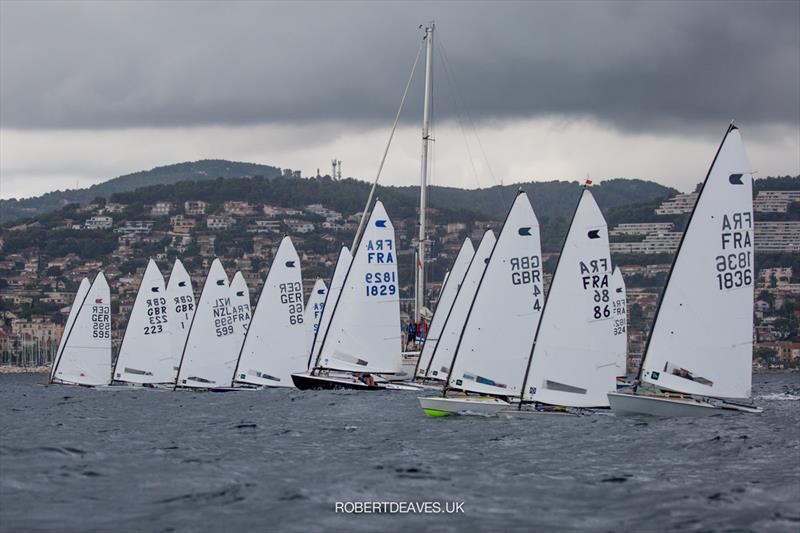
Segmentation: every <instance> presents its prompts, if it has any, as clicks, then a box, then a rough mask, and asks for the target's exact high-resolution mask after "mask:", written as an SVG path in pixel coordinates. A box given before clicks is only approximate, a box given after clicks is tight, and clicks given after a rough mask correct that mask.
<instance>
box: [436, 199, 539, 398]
mask: <svg viewBox="0 0 800 533" xmlns="http://www.w3.org/2000/svg"><path fill="white" fill-rule="evenodd" d="M541 248H542V247H541V241H540V239H539V222H538V220H537V219H536V215H535V214H534V212H533V207H532V206H531V203H530V201H529V200H528V195H527V194H525V193H524V192H522V191H520V192H519V193H518V194H517V197H516V198H515V199H514V204H513V205H512V206H511V209H510V210H509V212H508V216H507V217H506V220H505V223H504V224H503V229H502V230H501V231H500V235H499V236H498V237H497V242H496V243H495V245H494V249H493V250H492V254H491V256H490V257H489V263H488V264H487V265H486V270H485V271H484V273H483V278H482V279H481V282H480V285H479V287H478V291H477V292H476V293H475V298H474V299H473V302H472V305H471V309H470V311H469V314H468V316H467V320H466V322H465V323H464V327H463V330H462V332H461V338H460V340H459V342H458V345H457V347H456V355H455V357H454V363H453V368H452V371H451V372H450V375H449V376H448V378H449V385H450V386H451V387H454V388H456V389H461V390H465V391H472V392H479V393H483V394H492V395H499V396H519V395H520V391H521V388H522V380H523V375H524V372H525V366H526V364H527V361H528V358H529V356H530V348H531V345H532V343H533V337H534V335H535V332H536V325H537V324H538V323H539V317H540V315H541V310H542V304H543V302H544V289H543V281H542V249H541Z"/></svg>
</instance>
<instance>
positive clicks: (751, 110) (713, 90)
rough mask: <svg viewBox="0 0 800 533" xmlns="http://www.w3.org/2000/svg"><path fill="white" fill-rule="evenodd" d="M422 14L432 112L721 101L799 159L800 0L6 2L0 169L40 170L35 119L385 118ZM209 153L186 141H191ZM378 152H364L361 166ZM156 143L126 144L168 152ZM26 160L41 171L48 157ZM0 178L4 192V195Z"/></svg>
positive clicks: (116, 122) (651, 108) (501, 112)
mask: <svg viewBox="0 0 800 533" xmlns="http://www.w3.org/2000/svg"><path fill="white" fill-rule="evenodd" d="M429 19H435V20H436V21H437V27H438V32H439V43H441V44H442V45H443V46H439V48H438V50H437V55H436V61H437V70H436V109H435V113H436V116H437V118H439V119H440V120H443V121H444V123H445V124H446V123H447V119H453V118H457V114H456V111H457V110H458V108H459V107H461V106H458V107H457V106H454V101H456V100H457V99H462V100H463V102H464V104H465V106H464V107H465V109H467V110H468V112H469V114H470V115H471V116H472V117H473V118H474V119H475V120H476V122H477V124H478V128H479V129H480V128H483V127H490V126H494V127H497V126H498V124H507V123H520V122H525V121H537V120H539V121H542V120H558V121H572V120H590V121H593V122H594V123H596V124H599V125H601V126H602V127H603V128H605V129H610V130H613V131H614V132H616V134H618V135H623V136H626V135H627V136H640V135H656V136H658V135H660V134H664V135H667V134H668V135H672V136H675V135H678V134H685V135H689V136H700V137H701V138H703V139H709V138H713V137H714V136H718V135H719V132H720V131H721V130H722V129H723V128H724V126H725V124H726V123H727V121H729V120H730V119H731V118H736V120H737V122H739V123H740V124H742V125H744V127H750V128H761V129H763V130H764V131H770V132H771V133H770V135H771V137H772V138H771V140H770V141H769V143H773V144H774V142H775V138H777V137H780V139H781V140H780V142H781V143H785V142H787V135H788V139H789V140H788V142H789V148H790V149H789V150H788V151H787V152H785V153H784V155H782V156H780V157H783V158H784V159H785V161H783V162H781V163H782V164H783V166H784V167H787V168H786V172H791V171H794V170H796V168H795V167H796V165H795V160H794V159H793V158H792V155H793V154H792V150H791V149H792V148H794V147H796V148H797V150H800V147H797V146H796V141H795V139H796V138H797V137H798V136H800V134H798V133H797V131H798V128H800V97H798V94H800V2H795V1H785V2H716V1H706V2H651V3H641V2H637V3H634V2H613V3H601V2H528V3H523V2H518V3H504V4H500V3H496V2H492V3H489V2H486V3H478V2H471V3H456V2H443V3H434V4H431V3H422V2H420V3H386V2H380V3H366V2H357V3H334V2H322V3H317V2H295V3H266V2H264V3H260V2H224V3H212V2H203V3H188V2H172V3H161V2H148V3H122V2H89V3H81V2H56V3H51V2H25V3H20V2H10V1H3V2H0V129H2V130H3V131H0V134H2V135H3V136H4V137H6V139H7V141H6V142H5V143H4V145H0V146H1V147H2V148H3V153H2V154H0V155H2V159H5V160H6V161H5V164H3V162H2V161H0V172H2V174H3V176H4V177H5V178H6V179H7V180H11V179H12V178H16V179H19V176H20V175H22V174H26V173H27V174H31V175H36V172H37V169H36V168H35V166H33V167H29V168H25V167H26V164H27V163H25V161H24V160H23V159H20V158H19V157H17V154H16V153H11V152H10V150H12V149H13V150H14V151H15V152H16V151H17V150H18V149H19V147H20V142H22V141H21V140H20V139H23V140H24V139H31V140H32V141H31V142H39V144H38V145H37V146H38V147H40V148H41V147H44V146H45V143H44V141H43V140H42V139H45V137H40V138H38V139H39V140H38V141H37V137H36V135H35V133H36V132H42V133H43V134H45V133H50V130H53V131H59V132H62V133H63V132H66V131H73V130H82V131H84V132H86V131H91V132H95V133H96V135H97V136H98V137H99V136H101V135H102V130H115V131H125V130H129V129H141V128H157V129H162V130H163V131H177V130H180V129H181V128H190V129H193V128H213V127H217V126H225V127H241V128H246V127H261V126H264V125H267V126H270V125H272V126H274V127H286V126H298V125H300V126H303V125H304V126H308V127H313V126H314V125H315V124H326V125H331V124H334V125H338V127H336V128H335V129H336V131H338V132H339V134H342V132H347V131H360V130H364V129H371V128H376V129H381V131H384V130H385V129H386V127H388V125H389V124H390V121H391V118H392V116H393V114H394V112H395V110H396V106H397V102H398V100H399V97H400V94H401V92H402V88H403V85H404V83H405V79H406V76H407V75H408V70H409V68H410V66H411V62H412V60H413V57H414V54H415V52H416V48H417V46H418V43H419V39H420V32H419V30H418V29H417V26H418V25H419V24H420V23H422V22H425V21H426V20H429ZM442 52H444V53H445V54H446V59H447V60H448V61H447V64H448V66H449V67H450V70H451V74H452V76H453V81H454V82H455V84H456V85H457V89H453V87H452V84H451V80H450V78H449V77H448V75H447V71H446V70H445V69H444V66H443V64H442V59H443V55H442ZM418 82H419V79H418ZM420 92H421V87H420V83H417V84H416V85H415V92H414V94H413V95H412V98H410V100H409V107H408V109H407V112H406V113H405V114H404V116H403V119H404V123H405V124H407V126H408V127H409V128H410V127H412V126H414V125H415V124H417V123H418V122H419V116H420V114H421V109H420V108H421V102H420V97H419V94H420ZM441 123H442V122H440V124H441ZM451 125H452V124H451ZM196 131H200V130H196ZM3 132H4V133H3ZM780 132H782V133H780ZM23 133H24V134H25V135H22V134H23ZM0 142H2V139H0ZM298 142H302V137H300V138H299V139H298ZM565 142H566V141H565ZM762 142H766V138H763V139H762ZM56 151H57V150H56ZM320 153H322V152H320ZM110 155H111V157H115V154H110ZM180 155H181V156H183V155H192V152H191V151H189V152H181V154H180ZM213 155H215V154H208V153H202V152H201V151H198V152H197V153H196V157H194V159H199V158H202V157H209V156H213ZM330 155H335V154H330ZM176 156H177V154H176ZM378 156H379V154H377V153H370V154H366V155H365V156H364V157H366V158H367V159H368V163H369V164H370V165H372V166H374V162H375V160H376V159H377V157H378ZM120 157H122V156H121V155H120ZM159 157H162V156H159ZM163 157H165V158H167V159H168V160H166V161H149V160H147V161H142V162H141V163H142V164H145V165H146V164H147V163H152V164H151V165H150V166H152V165H155V164H160V163H169V162H174V161H173V160H171V158H170V155H169V153H166V154H164V155H163ZM797 157H798V158H800V155H798V156H797ZM490 158H491V154H490ZM351 159H352V158H351ZM9 161H10V162H9ZM265 162H268V163H274V164H276V165H280V166H287V167H294V168H304V170H306V169H308V167H313V166H314V163H312V162H310V161H289V160H283V159H281V160H275V161H265ZM72 163H74V161H72ZM324 163H325V161H324V160H322V161H320V162H319V163H316V165H317V166H320V165H323V166H324ZM130 164H132V165H133V164H138V160H137V161H134V160H130ZM798 164H800V163H798ZM78 166H80V165H78ZM777 166H779V165H776V167H777ZM351 168H352V167H351ZM41 170H42V172H40V175H41V176H42V179H46V176H47V175H50V176H53V175H54V173H53V169H49V170H47V171H46V172H45V170H46V169H44V168H42V169H41ZM127 170H130V171H134V170H138V168H130V169H127ZM95 171H96V172H97V173H98V174H99V173H101V172H105V171H106V170H105V169H103V168H100V167H98V168H96V169H95ZM625 171H626V169H625V168H621V169H620V174H623V173H624V172H625ZM80 172H88V173H89V174H90V175H91V173H92V172H93V170H92V167H91V166H90V165H83V166H82V167H81V170H80ZM703 172H704V169H700V170H699V171H698V174H702V173H703ZM104 177H106V178H107V177H111V176H104ZM358 177H364V178H368V177H369V176H358ZM514 177H516V178H518V179H524V178H525V176H514ZM558 177H561V176H552V178H558ZM564 177H566V176H564ZM631 177H634V176H631ZM508 178H509V179H510V178H512V176H509V177H508ZM459 179H460V178H459ZM460 183H461V181H458V179H456V180H455V181H454V183H453V184H456V185H458V184H460ZM55 186H56V187H58V186H63V184H57V185H55ZM473 186H474V183H473ZM4 188H5V189H6V190H4V191H2V195H3V196H9V195H14V191H13V190H12V191H10V192H9V191H8V184H7V185H6V187H4ZM12 188H13V187H12ZM46 188H47V187H45V190H46ZM50 188H53V187H50ZM20 192H22V190H20Z"/></svg>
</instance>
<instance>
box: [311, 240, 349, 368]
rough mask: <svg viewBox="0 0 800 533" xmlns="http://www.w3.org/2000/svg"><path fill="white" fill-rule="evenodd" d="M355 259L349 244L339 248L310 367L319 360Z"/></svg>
mask: <svg viewBox="0 0 800 533" xmlns="http://www.w3.org/2000/svg"><path fill="white" fill-rule="evenodd" d="M352 261H353V255H352V254H351V253H350V249H349V248H348V247H347V246H342V249H341V250H339V257H338V259H337V260H336V266H335V267H334V269H333V277H332V278H331V286H330V288H329V289H328V294H327V295H326V297H325V303H324V304H323V306H322V316H321V317H320V319H319V327H317V333H316V335H315V336H314V343H313V345H312V348H311V354H310V355H309V358H308V369H309V370H311V369H312V368H314V365H315V364H316V362H317V360H318V359H319V351H320V348H322V339H324V338H325V334H326V333H327V332H328V326H330V324H331V315H333V308H334V307H335V305H336V300H338V299H339V294H341V292H342V286H343V285H344V278H345V276H347V271H348V270H350V263H351V262H352Z"/></svg>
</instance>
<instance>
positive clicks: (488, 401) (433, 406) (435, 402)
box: [418, 396, 511, 417]
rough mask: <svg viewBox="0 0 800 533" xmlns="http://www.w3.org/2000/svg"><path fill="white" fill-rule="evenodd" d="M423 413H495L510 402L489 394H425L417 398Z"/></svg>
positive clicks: (509, 406)
mask: <svg viewBox="0 0 800 533" xmlns="http://www.w3.org/2000/svg"><path fill="white" fill-rule="evenodd" d="M418 400H419V405H420V407H422V410H423V411H425V414H427V415H429V416H433V417H440V416H449V415H470V414H472V415H484V416H490V415H496V414H497V413H499V412H500V411H502V410H504V409H509V408H511V404H510V403H508V402H506V401H504V400H501V399H500V398H495V397H491V396H455V397H453V396H450V397H444V398H443V397H441V396H425V397H421V398H418Z"/></svg>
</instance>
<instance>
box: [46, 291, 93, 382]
mask: <svg viewBox="0 0 800 533" xmlns="http://www.w3.org/2000/svg"><path fill="white" fill-rule="evenodd" d="M91 285H92V284H91V282H90V281H89V280H88V279H86V278H83V279H82V280H81V284H80V285H78V291H77V292H76V293H75V298H74V299H73V300H72V307H70V308H69V315H68V316H67V322H66V324H64V330H63V331H62V332H61V340H59V341H58V350H56V356H55V357H54V358H53V365H52V367H51V368H50V381H52V380H53V374H55V371H56V367H57V366H58V360H59V359H60V358H61V352H63V351H64V344H65V343H66V342H67V337H69V331H70V330H71V329H72V325H73V324H74V323H75V317H76V316H78V311H79V310H80V308H81V306H82V305H83V300H84V299H85V298H86V295H87V294H89V287H91Z"/></svg>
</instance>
